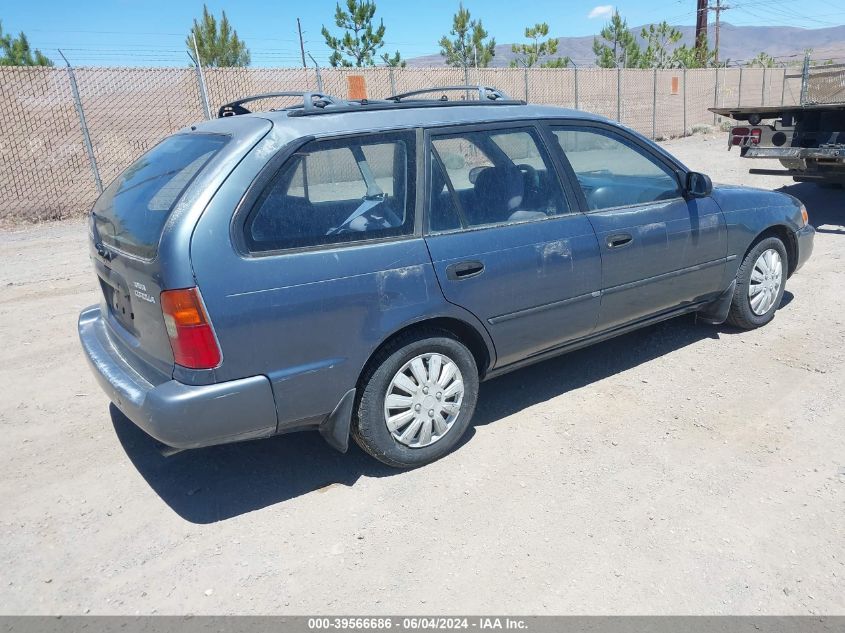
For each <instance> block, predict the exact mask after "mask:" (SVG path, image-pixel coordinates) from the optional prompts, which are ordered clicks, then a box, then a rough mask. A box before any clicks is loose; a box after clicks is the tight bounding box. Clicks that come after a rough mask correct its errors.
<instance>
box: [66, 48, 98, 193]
mask: <svg viewBox="0 0 845 633" xmlns="http://www.w3.org/2000/svg"><path fill="white" fill-rule="evenodd" d="M59 55H61V56H62V59H64V60H65V64H67V76H68V79H70V92H71V94H72V95H73V105H74V106H76V114H77V115H78V116H79V127H81V128H82V144H83V145H85V153H86V154H87V155H88V163H89V164H90V165H91V173H92V174H93V176H94V185H95V186H96V187H97V193H103V181H102V180H100V170H99V169H97V158H96V156H94V146H93V145H92V144H91V136H90V135H89V133H88V123H87V122H86V121H85V111H84V110H83V109H82V98H81V97H80V96H79V87H78V86H77V85H76V75H74V74H73V68H72V67H71V65H70V62H69V61H68V60H67V57H65V54H64V53H63V52H62V51H61V50H60V51H59Z"/></svg>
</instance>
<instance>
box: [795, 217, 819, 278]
mask: <svg viewBox="0 0 845 633" xmlns="http://www.w3.org/2000/svg"><path fill="white" fill-rule="evenodd" d="M815 235H816V229H814V228H813V227H812V226H810V225H809V224H808V225H807V226H805V227H804V228H802V229H798V230H797V231H795V240H796V242H797V243H798V263H797V264H796V265H795V271H797V270H798V269H799V268H801V266H803V265H804V264H805V263H806V261H807V260H808V259H810V255H812V254H813V238H814V237H815ZM795 271H793V272H795Z"/></svg>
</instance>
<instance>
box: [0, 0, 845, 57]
mask: <svg viewBox="0 0 845 633" xmlns="http://www.w3.org/2000/svg"><path fill="white" fill-rule="evenodd" d="M464 4H465V6H466V7H467V8H469V9H470V11H471V13H472V15H473V17H477V18H481V19H482V21H483V23H484V26H485V28H487V30H488V31H489V32H490V33H491V34H492V35H494V36H495V37H496V40H497V41H498V42H500V43H507V42H513V41H518V40H520V39H521V36H522V30H523V29H524V28H525V26H527V25H529V24H533V23H535V22H540V21H546V22H548V23H549V25H550V27H551V35H554V36H558V37H564V36H579V35H592V34H595V33H596V32H598V30H599V29H600V28H601V27H602V25H603V24H604V22H605V21H606V19H607V18H606V16H607V14H609V12H610V11H611V10H612V7H611V5H610V4H604V2H603V0H598V2H596V0H592V1H587V2H584V1H579V0H529V1H528V2H519V1H517V2H515V1H514V0H466V2H465V3H464ZM724 4H729V5H731V6H732V7H733V8H732V9H731V10H729V11H726V12H724V13H723V16H724V18H723V19H725V20H726V21H728V22H730V23H732V24H767V25H778V26H782V25H788V26H800V27H805V28H821V27H825V26H835V25H838V24H845V2H843V0H802V1H801V2H800V3H797V2H795V0H729V1H727V2H725V3H724ZM208 6H209V8H210V9H212V10H213V11H214V12H215V13H219V12H220V11H221V10H223V9H225V11H226V13H227V14H228V16H229V19H230V21H231V22H232V24H233V26H234V27H235V28H236V29H237V31H238V34H239V35H240V36H241V37H242V38H243V39H244V40H246V42H247V44H248V46H249V48H250V50H251V52H252V59H253V65H256V66H287V65H296V64H298V63H299V44H298V41H297V35H296V18H297V17H299V18H300V19H301V20H302V25H303V30H304V32H305V40H306V49H307V50H308V51H309V52H311V53H312V54H313V55H314V57H315V58H317V59H318V60H319V61H320V62H321V63H324V62H325V60H326V59H327V57H328V52H327V49H326V47H325V44H324V42H323V38H322V36H321V35H320V28H321V26H322V25H323V24H327V25H329V26H330V28H331V27H333V26H334V24H333V14H334V8H335V1H334V0H299V1H296V2H293V1H291V0H276V1H275V2H255V1H251V0H210V1H209V2H208ZM377 6H378V11H377V13H376V17H377V18H379V17H380V18H383V19H384V23H385V26H386V27H387V34H386V38H385V39H386V41H387V46H386V48H385V50H387V49H389V50H391V51H394V50H396V49H399V50H400V51H401V53H402V55H403V56H404V57H414V56H418V55H425V54H432V53H436V52H437V50H438V49H437V44H436V42H437V40H438V39H439V38H440V36H441V35H443V34H445V33H447V32H448V30H449V28H450V26H451V16H452V14H453V13H454V12H455V10H456V8H457V6H458V1H457V0H377ZM615 6H617V7H618V8H619V11H620V12H621V13H622V15H623V16H624V17H626V18H627V19H628V24H630V25H632V26H634V25H639V24H645V23H649V22H658V21H660V20H663V19H665V20H667V21H668V22H670V23H672V24H694V22H695V0H621V1H619V2H618V3H616V5H615ZM799 6H800V8H797V7H799ZM201 12H202V1H201V0H199V1H187V0H169V1H168V0H111V1H109V0H82V2H68V1H67V0H30V1H28V2H20V1H18V2H12V1H11V0H6V1H5V2H4V3H3V4H2V5H0V20H2V22H3V28H4V30H5V31H7V32H9V31H11V32H15V33H17V32H18V31H21V30H23V31H25V32H26V34H27V36H28V37H29V39H30V42H31V43H32V44H33V46H35V47H38V48H40V49H41V50H42V51H43V52H44V53H46V54H47V55H48V56H50V57H51V58H53V59H54V60H58V59H59V57H58V53H57V52H56V49H57V48H62V49H63V50H64V52H65V54H67V55H68V57H69V58H70V59H71V61H72V62H73V63H75V64H77V65H144V66H159V65H174V64H175V65H180V66H181V65H183V64H187V63H188V58H187V56H186V55H185V53H184V50H183V49H184V46H183V42H184V38H185V34H186V33H187V32H188V30H189V29H190V26H191V23H192V19H193V18H194V17H196V16H198V15H199V14H201ZM590 15H593V17H589V16H590Z"/></svg>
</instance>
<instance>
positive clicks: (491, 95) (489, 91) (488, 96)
mask: <svg viewBox="0 0 845 633" xmlns="http://www.w3.org/2000/svg"><path fill="white" fill-rule="evenodd" d="M470 91H472V92H477V93H478V100H479V101H481V102H484V101H513V99H511V98H510V97H509V96H508V95H506V94H505V93H504V92H502V91H501V90H499V89H498V88H493V87H491V86H481V85H470V84H467V85H463V86H434V87H432V88H423V89H421V90H412V91H411V92H403V93H402V94H398V95H391V96H389V97H386V100H387V101H393V102H394V103H399V102H400V101H401V100H402V99H407V98H408V97H416V96H417V95H425V94H431V93H434V92H442V93H443V94H442V95H441V96H440V99H439V101H448V100H449V97H447V96H446V94H445V93H447V92H464V93H467V92H470Z"/></svg>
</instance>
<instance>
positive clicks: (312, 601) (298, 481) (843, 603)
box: [0, 134, 845, 614]
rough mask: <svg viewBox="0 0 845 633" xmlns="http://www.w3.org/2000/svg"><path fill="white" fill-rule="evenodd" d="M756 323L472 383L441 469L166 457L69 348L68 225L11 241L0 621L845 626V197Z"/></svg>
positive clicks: (680, 332)
mask: <svg viewBox="0 0 845 633" xmlns="http://www.w3.org/2000/svg"><path fill="white" fill-rule="evenodd" d="M724 145H725V138H724V135H723V134H718V135H712V136H710V137H693V138H687V139H681V140H676V141H670V142H667V143H666V146H667V147H668V148H669V149H670V151H673V152H674V153H676V154H677V155H678V156H680V157H681V158H682V159H683V160H685V161H687V163H688V164H689V166H691V167H693V168H696V169H699V170H701V171H705V172H707V173H710V174H711V175H712V176H713V180H714V181H717V182H720V181H721V182H732V183H744V184H750V185H756V186H760V187H768V188H779V187H782V186H784V185H787V186H785V187H784V189H783V190H784V191H788V192H789V193H792V194H793V195H796V196H798V197H799V198H801V199H803V200H804V201H805V202H806V204H807V206H808V208H809V211H810V220H811V222H812V223H813V224H814V225H815V226H816V227H817V228H818V229H819V233H818V235H817V237H816V250H815V254H814V256H813V258H812V259H811V260H810V262H809V263H808V264H807V265H806V267H805V268H804V269H802V270H801V271H800V272H799V273H798V274H797V275H796V276H795V277H793V278H792V279H791V280H790V281H789V283H788V285H787V293H786V295H785V297H784V305H783V306H782V308H781V311H780V312H778V316H777V318H776V319H775V320H774V322H772V323H771V324H770V325H768V326H767V327H765V328H763V329H760V330H757V331H753V332H738V331H735V330H733V329H731V328H729V327H727V326H723V327H710V326H703V325H696V324H695V323H694V319H693V318H679V319H676V320H673V321H670V322H667V323H664V324H661V325H658V326H654V327H650V328H648V329H645V330H642V331H640V332H637V333H634V334H630V335H626V336H623V337H621V338H618V339H615V340H613V341H610V342H606V343H603V344H600V345H597V346H595V347H592V348H590V349H586V350H582V351H579V352H575V353H572V354H570V355H568V356H564V357H561V358H559V359H556V360H551V361H548V362H545V363H542V364H540V365H536V366H534V367H531V368H528V369H525V370H522V371H519V372H515V373H513V374H510V375H507V376H505V377H502V378H499V379H497V380H494V381H491V382H488V383H485V384H484V385H483V386H482V390H481V397H480V404H479V409H478V412H477V415H476V419H475V425H474V428H473V429H471V430H470V432H469V433H468V434H467V442H466V443H464V444H463V445H462V446H461V447H460V448H459V449H458V450H457V451H456V452H455V453H453V454H452V455H450V456H448V457H447V458H445V459H443V460H441V461H439V462H437V463H435V464H432V465H430V466H427V467H425V468H420V469H418V470H415V471H411V472H399V471H393V470H390V469H388V468H385V467H382V466H380V465H379V464H377V463H376V462H374V461H373V460H371V459H369V458H368V457H366V456H365V455H364V454H362V453H361V451H359V450H357V448H355V449H352V450H351V451H350V453H349V454H347V455H345V456H344V455H340V454H338V453H336V452H334V451H333V450H332V449H330V448H329V447H328V446H326V445H325V444H324V443H323V441H322V440H321V439H320V437H319V436H318V435H317V434H311V433H308V434H298V435H291V436H286V437H280V438H274V439H271V440H264V441H258V442H252V443H246V444H240V445H232V446H226V447H217V448H211V449H203V450H196V451H188V452H183V453H179V454H177V455H174V456H171V457H163V456H162V455H161V454H160V452H159V451H158V450H157V448H156V445H155V444H154V442H153V441H152V440H150V439H149V438H148V437H147V436H145V435H144V434H143V433H141V432H140V431H138V430H137V429H136V428H135V427H134V426H133V425H132V424H131V423H129V422H127V421H126V420H125V418H123V417H122V416H121V415H120V414H119V413H116V412H115V411H114V410H113V409H112V410H110V408H109V405H108V402H107V400H106V398H105V396H104V395H103V394H102V393H101V392H100V390H99V389H98V387H97V385H96V384H95V382H94V379H93V378H92V376H91V374H90V372H89V370H88V368H87V366H86V364H85V362H84V360H83V357H82V351H81V350H80V347H79V344H78V342H77V338H76V317H77V313H78V312H79V310H80V309H81V308H83V307H84V306H86V305H89V304H91V303H94V302H95V301H96V294H95V279H94V274H93V271H92V269H91V265H90V263H89V262H88V259H87V254H86V248H85V239H86V238H85V230H84V226H83V224H81V223H79V222H68V223H61V224H53V225H44V226H41V227H38V228H32V229H27V230H23V231H19V232H3V233H0V261H2V262H3V265H2V268H0V288H2V291H0V341H2V348H0V385H2V391H0V428H2V435H3V442H2V444H1V445H0V498H2V499H3V502H2V506H0V508H2V509H0V569H2V570H3V572H2V576H0V612H2V613H4V614H18V613H27V614H44V613H69V614H76V613H89V612H90V613H95V614H135V613H141V614H148V613H186V612H189V613H288V614H292V613H302V614H306V613H361V614H365V613H373V614H374V613H378V614H382V613H384V614H387V613H393V614H397V613H399V614H404V613H455V614H457V613H485V612H497V613H502V612H504V613H541V614H546V613H550V614H551V613H555V614H556V613H580V614H587V613H603V614H622V613H625V614H630V613H641V614H645V613H648V614H667V613H676V614H679V613H692V614H705V613H707V614H726V613H730V614H809V613H820V614H833V613H839V614H842V613H845V590H843V589H845V587H843V576H845V530H844V529H843V516H845V514H843V510H845V504H843V502H845V424H843V422H845V414H843V406H842V402H841V397H842V394H843V387H845V372H843V359H844V358H845V316H843V314H845V292H843V290H842V288H843V287H845V266H843V253H845V248H843V246H845V227H843V223H845V205H844V204H843V202H845V192H842V191H830V190H822V189H819V188H817V187H815V186H814V185H796V184H793V183H791V181H787V180H785V179H779V178H774V177H759V176H749V175H748V174H747V173H746V170H747V168H748V163H747V162H745V161H741V160H740V159H739V157H738V154H737V152H732V153H728V152H727V151H725V149H724Z"/></svg>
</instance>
